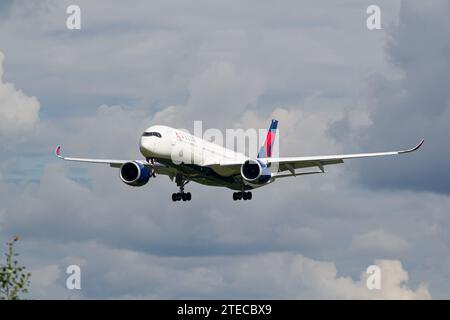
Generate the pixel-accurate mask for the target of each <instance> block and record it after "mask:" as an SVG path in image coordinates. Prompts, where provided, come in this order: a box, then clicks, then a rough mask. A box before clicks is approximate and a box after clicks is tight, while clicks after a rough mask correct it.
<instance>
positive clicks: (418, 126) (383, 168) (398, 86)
mask: <svg viewBox="0 0 450 320" xmlns="http://www.w3.org/2000/svg"><path fill="white" fill-rule="evenodd" d="M449 13H450V3H449V2H448V1H445V0H436V1H431V2H429V3H426V4H424V3H423V2H422V1H402V4H401V8H400V12H399V23H398V24H396V25H393V26H391V27H389V29H388V30H389V34H390V40H389V41H388V42H387V45H386V51H385V52H386V56H387V61H388V62H389V63H390V65H391V67H392V69H393V70H395V71H394V72H391V73H382V72H376V73H374V74H372V75H371V76H370V77H369V78H368V82H367V85H366V88H365V90H364V91H365V94H364V96H365V97H364V99H365V100H366V101H367V110H368V111H369V118H370V120H371V123H372V124H371V125H369V126H366V127H362V128H360V130H359V138H358V143H359V145H360V146H361V148H364V149H367V150H374V151H376V150H386V149H388V148H390V149H392V150H396V149H397V150H398V149H399V148H408V147H412V146H413V145H414V144H415V143H417V142H418V141H420V139H421V138H425V145H424V147H423V149H422V150H420V151H419V152H417V153H416V154H412V155H409V156H408V157H405V158H398V159H394V160H393V161H389V163H387V162H383V161H365V162H360V163H359V164H358V165H357V166H358V170H355V172H356V175H355V178H356V179H355V180H356V181H358V182H360V183H362V184H363V185H365V186H368V187H374V188H395V189H415V190H426V191H430V192H440V193H447V194H448V193H449V192H450V182H449V181H450V180H449V179H448V178H447V177H448V176H449V175H450V169H449V166H448V165H447V161H446V158H447V157H448V156H449V155H450V147H449V145H448V144H447V143H443V141H442V137H445V136H448V135H450V127H449V126H448V123H449V122H450V92H449V91H448V90H447V87H446V85H445V84H446V83H449V82H450V72H449V71H450V50H449V48H450V39H449V37H448V36H447V35H448V34H449V32H450V22H449V21H448V19H447V18H446V17H447V16H448V14H449ZM341 125H342V123H341ZM342 129H343V130H342V131H341V132H342V133H343V134H342V135H338V132H337V131H335V132H334V133H335V134H336V135H335V136H336V138H337V139H344V138H345V131H346V127H343V128H342ZM438 172H439V173H438Z"/></svg>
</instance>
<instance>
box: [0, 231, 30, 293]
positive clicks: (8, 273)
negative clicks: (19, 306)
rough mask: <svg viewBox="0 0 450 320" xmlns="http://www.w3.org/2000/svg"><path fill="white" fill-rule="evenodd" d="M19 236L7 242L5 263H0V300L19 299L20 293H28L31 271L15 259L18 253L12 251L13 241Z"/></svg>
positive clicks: (17, 239)
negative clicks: (26, 270)
mask: <svg viewBox="0 0 450 320" xmlns="http://www.w3.org/2000/svg"><path fill="white" fill-rule="evenodd" d="M17 241H19V237H17V236H16V237H14V238H13V239H12V240H11V241H9V242H7V243H6V245H7V248H8V249H7V252H6V253H5V256H6V263H5V264H0V300H19V299H20V297H19V295H20V294H26V293H28V288H29V286H30V277H31V273H29V272H25V269H26V268H25V267H24V266H21V265H19V262H18V261H17V260H16V259H17V258H16V257H17V256H18V255H19V254H18V253H16V252H15V251H14V243H16V242H17Z"/></svg>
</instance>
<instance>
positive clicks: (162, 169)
mask: <svg viewBox="0 0 450 320" xmlns="http://www.w3.org/2000/svg"><path fill="white" fill-rule="evenodd" d="M61 150H62V148H61V146H57V147H56V149H55V155H56V156H57V157H58V158H60V159H62V160H65V161H75V162H87V163H101V164H108V165H109V166H111V167H114V168H120V167H121V166H122V165H123V164H124V163H126V162H129V161H136V162H139V163H141V164H143V165H144V166H146V167H149V168H152V169H154V170H155V171H156V173H158V174H165V175H168V176H172V175H175V174H176V172H175V171H176V170H175V171H174V169H172V168H169V167H167V166H165V165H164V164H161V163H158V162H153V163H148V162H146V161H143V160H112V159H91V158H71V157H64V156H62V154H61Z"/></svg>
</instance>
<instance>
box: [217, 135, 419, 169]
mask: <svg viewBox="0 0 450 320" xmlns="http://www.w3.org/2000/svg"><path fill="white" fill-rule="evenodd" d="M424 141H425V140H424V139H422V140H421V141H420V143H419V144H417V145H416V146H415V147H414V148H411V149H407V150H399V151H389V152H372V153H354V154H340V155H328V156H312V157H282V158H259V159H258V160H259V161H261V162H263V163H265V164H266V165H268V166H269V165H270V166H272V165H278V166H279V167H278V172H283V171H290V172H291V174H286V175H281V174H274V176H278V177H281V176H283V177H284V176H295V175H300V174H299V173H296V172H295V169H302V168H311V167H317V168H319V169H320V172H314V173H323V172H325V169H324V166H327V165H332V164H339V163H344V160H347V159H357V158H371V157H380V156H392V155H399V154H405V153H410V152H413V151H416V150H418V149H419V148H420V147H421V146H422V145H423V143H424ZM220 165H221V166H240V165H242V163H237V162H233V163H231V162H222V163H220ZM307 174H311V173H310V172H308V173H307Z"/></svg>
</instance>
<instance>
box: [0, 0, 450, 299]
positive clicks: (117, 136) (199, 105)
mask: <svg viewBox="0 0 450 320" xmlns="http://www.w3.org/2000/svg"><path fill="white" fill-rule="evenodd" d="M395 3H397V4H395ZM398 3H399V2H395V1H386V2H383V4H382V10H383V15H382V16H383V19H385V18H386V19H387V20H388V21H386V20H383V28H385V29H383V30H381V31H375V32H369V31H367V29H366V28H365V23H364V22H365V21H364V17H365V7H364V5H362V4H361V1H360V0H355V1H353V0H352V1H350V2H349V3H348V5H346V6H344V7H342V6H341V5H340V4H339V5H338V4H332V3H330V2H325V1H323V2H322V1H316V2H311V3H308V4H302V5H301V6H302V7H301V8H299V7H297V5H298V2H296V1H293V2H287V3H286V4H284V5H282V6H279V7H277V8H274V7H273V6H271V5H268V4H261V3H260V1H255V2H251V1H250V2H246V3H245V4H241V3H239V10H237V8H238V7H237V4H236V5H235V4H234V3H231V4H230V2H228V1H227V2H223V3H217V4H215V5H217V6H220V9H221V10H219V9H218V7H215V6H214V7H212V6H209V4H208V3H206V2H205V3H201V2H200V3H199V2H196V3H195V4H194V3H186V4H177V5H176V6H174V5H173V4H172V3H166V2H160V3H158V2H155V3H154V4H152V7H151V8H149V7H148V4H147V2H146V1H137V2H136V4H135V5H134V6H132V7H131V6H129V5H126V4H122V3H116V4H114V5H110V4H109V5H110V7H109V8H110V10H109V11H108V14H105V13H104V3H102V2H101V1H96V2H95V3H94V2H92V1H85V2H83V1H81V2H80V5H81V7H82V10H83V13H89V14H84V15H83V16H84V17H85V18H86V19H85V20H84V22H83V23H84V25H83V29H82V32H79V33H68V31H67V30H65V29H64V28H65V24H64V17H65V5H66V4H71V3H70V2H69V1H67V2H66V3H65V2H64V1H57V2H55V1H48V2H46V1H42V2H39V3H36V4H34V5H27V4H25V3H22V2H15V3H13V4H12V5H11V8H10V10H8V13H7V14H6V16H5V17H4V19H1V21H0V37H1V39H2V45H3V46H4V49H3V48H2V50H4V52H5V53H6V54H7V56H8V73H7V74H6V76H7V79H8V81H10V82H13V83H14V84H15V86H16V87H18V88H21V89H23V90H24V91H25V92H28V93H30V92H31V93H32V94H33V95H36V96H38V97H39V101H40V102H41V105H42V110H41V114H42V119H41V120H39V122H38V124H39V125H38V128H37V130H36V131H35V132H33V135H28V140H27V141H26V142H24V143H21V144H16V143H13V144H10V147H9V150H8V152H5V153H2V156H3V157H5V158H2V159H1V160H0V168H1V171H2V172H1V175H2V180H0V198H1V202H0V203H1V204H0V218H1V224H0V231H1V236H5V237H6V236H7V235H9V234H16V233H17V234H20V235H22V237H23V238H24V239H26V240H25V243H24V247H23V251H22V250H21V251H20V253H21V258H22V257H23V258H26V259H29V260H27V262H28V263H29V265H30V267H31V269H32V270H35V271H36V277H37V278H39V279H37V280H36V281H35V282H34V285H35V286H36V287H35V288H36V290H37V293H36V295H39V296H41V297H53V298H61V297H62V298H65V297H66V296H67V290H66V289H65V287H64V283H65V281H64V276H65V274H64V270H65V267H66V266H67V265H69V264H72V263H75V264H80V265H81V266H82V269H83V277H84V280H83V282H82V287H83V290H82V293H81V296H82V297H86V298H99V297H107V298H114V297H127V298H129V297H150V298H155V297H200V298H209V297H217V298H234V297H242V298H252V297H253V298H258V297H264V298H274V297H285V298H365V297H367V298H391V297H398V298H428V297H430V295H431V294H432V295H433V297H437V298H446V297H448V294H449V292H450V291H449V290H450V287H449V284H448V283H446V282H445V281H442V279H443V278H445V277H448V276H449V270H450V259H449V258H448V257H449V256H450V252H449V246H448V244H449V243H450V238H449V235H448V228H449V227H450V219H449V216H448V214H447V212H448V208H449V207H450V198H449V197H448V196H447V195H446V194H445V192H442V191H443V190H444V191H445V188H442V185H441V184H438V183H436V184H434V182H437V181H436V180H432V179H431V178H425V179H424V180H423V181H428V184H429V185H431V186H433V188H425V189H421V188H418V187H417V186H419V185H422V186H423V184H412V183H411V184H408V183H409V182H412V181H413V180H408V179H416V177H415V176H416V175H417V176H421V175H422V177H423V175H424V174H425V173H422V171H421V170H420V169H422V165H423V164H422V163H421V161H425V160H423V158H421V157H425V158H427V160H426V163H427V164H433V163H434V162H435V161H438V162H439V161H440V160H438V158H439V156H436V154H437V153H436V152H437V151H436V150H438V149H439V148H437V147H434V148H433V147H432V146H431V145H430V142H429V139H428V137H427V135H425V138H427V142H426V145H425V146H424V149H423V150H421V151H420V152H422V153H416V154H413V155H408V156H406V157H403V158H401V159H400V158H399V159H394V158H390V159H377V160H372V161H371V160H368V162H367V165H368V166H366V167H362V166H363V165H364V163H366V162H364V161H363V160H361V162H359V161H358V160H355V161H348V162H346V163H345V164H344V165H342V166H334V167H330V168H329V173H327V175H323V176H312V177H307V178H300V177H297V178H292V179H284V180H280V181H277V184H276V185H271V186H268V187H266V188H261V189H259V190H257V191H255V192H254V199H253V201H251V202H248V201H247V202H245V203H236V202H233V201H231V191H230V190H226V189H222V188H208V187H205V186H200V185H197V184H192V183H190V184H189V185H188V186H187V188H188V190H189V191H191V192H192V193H193V201H192V202H190V203H183V204H182V205H180V203H176V204H174V203H172V202H171V200H170V194H171V193H172V192H174V191H176V189H177V188H176V186H175V184H174V183H172V182H171V181H170V180H169V179H168V178H167V177H164V176H157V178H156V179H152V180H150V182H149V184H148V185H146V186H144V187H142V188H130V187H128V186H126V185H124V184H123V183H122V182H121V181H120V179H119V178H118V172H117V170H116V169H112V168H109V167H108V166H102V165H83V164H71V163H62V162H58V163H56V161H59V160H57V159H55V158H54V157H53V156H52V155H51V149H52V148H53V147H54V145H55V144H62V145H63V146H64V147H65V149H64V152H65V153H66V154H67V155H73V156H86V157H105V158H118V159H121V158H130V159H134V158H140V157H141V156H140V155H139V150H138V145H137V144H138V138H139V135H140V133H141V132H142V130H143V129H145V128H146V127H147V126H150V125H152V124H154V123H162V124H170V125H174V126H180V127H187V129H191V128H189V126H190V125H192V120H199V119H201V120H204V121H205V126H204V127H205V128H206V127H219V128H227V127H228V128H232V127H243V128H266V126H267V123H268V121H269V120H270V119H271V118H272V117H275V118H277V119H279V120H280V127H281V131H280V141H281V142H280V143H281V150H282V154H283V155H286V156H289V155H291V156H295V155H297V156H298V155H313V154H331V153H341V152H353V151H354V152H361V151H362V152H364V151H371V150H373V151H377V149H378V150H384V149H386V148H387V147H389V146H392V147H393V148H394V147H395V148H396V147H398V146H403V144H405V145H409V144H410V143H414V142H415V138H414V139H413V141H411V140H410V138H411V137H412V136H413V135H415V134H417V135H420V136H422V134H423V133H428V131H430V132H431V131H432V129H433V130H434V128H440V129H436V130H437V131H433V132H439V131H440V132H442V135H437V133H436V136H435V137H434V138H433V140H434V141H437V142H442V136H445V133H446V130H447V126H445V125H444V124H445V123H446V121H447V120H448V119H447V117H446V113H445V112H444V113H442V114H440V115H439V117H435V119H434V121H432V120H430V119H431V116H430V115H431V114H432V113H433V112H440V111H443V110H445V109H446V107H445V105H443V104H441V108H437V109H436V110H434V111H432V110H422V109H421V108H419V107H418V105H417V104H413V103H409V102H408V103H406V101H407V100H408V99H409V98H408V99H406V98H405V96H408V95H411V96H412V97H418V95H415V92H417V93H419V92H421V93H420V97H421V98H422V99H425V98H427V95H429V96H430V97H431V96H433V95H432V94H433V93H435V92H437V93H438V96H440V97H442V95H443V96H444V97H445V93H444V94H442V93H441V90H440V88H441V87H442V83H439V82H438V81H435V80H439V79H438V78H436V77H434V75H435V73H434V71H433V70H435V68H438V69H439V66H441V67H443V68H444V69H445V67H446V62H445V57H446V51H445V48H446V40H445V39H446V38H445V37H444V36H443V35H442V34H441V43H440V44H442V45H440V46H439V48H440V49H437V50H436V51H434V53H433V54H432V55H428V51H433V50H434V49H433V48H432V46H433V43H434V40H436V39H434V40H433V38H432V37H433V35H420V32H424V31H423V30H422V31H420V30H415V28H414V24H415V23H416V22H414V21H415V20H417V21H419V20H420V19H418V12H420V10H421V9H422V6H425V8H423V9H426V10H425V12H426V14H425V15H424V20H426V21H428V22H427V23H431V24H430V25H428V24H426V25H425V27H426V30H433V28H434V27H433V25H432V22H433V19H432V18H431V17H433V15H435V14H436V13H435V12H434V11H435V10H434V9H433V8H432V6H431V7H430V5H428V4H426V5H425V4H423V5H422V4H421V3H419V2H414V3H413V4H404V5H403V6H402V10H401V14H400V17H397V12H398V11H397V10H396V6H397V5H398ZM439 8H440V10H442V11H444V12H445V11H446V5H445V4H444V3H441V4H440V6H439ZM443 14H444V13H443ZM23 17H27V19H23ZM90 17H94V18H90ZM249 17H250V19H249ZM344 18H345V19H344ZM389 19H392V20H393V22H395V23H394V24H393V25H389ZM424 20H420V23H419V24H421V23H423V22H424ZM441 20H442V19H441V18H439V19H436V23H437V24H441V23H444V22H442V21H441ZM444 27H445V26H444ZM397 28H398V29H397ZM444 30H446V29H444ZM386 31H388V32H386ZM415 32H419V35H420V36H419V39H422V40H427V41H430V42H427V44H428V46H426V47H425V48H416V46H417V44H416V42H415V41H413V40H414V33H415ZM437 32H438V33H441V32H440V31H437ZM390 36H392V38H393V44H392V46H391V45H389V46H388V49H387V51H385V50H386V49H385V48H386V46H385V44H386V41H387V39H388V38H389V37H390ZM425 38H426V39H425ZM396 43H397V44H399V45H398V47H397V46H396V45H395V44H396ZM24 44H27V49H28V50H23V49H24ZM400 44H401V45H400ZM417 50H424V51H423V52H422V51H420V52H422V53H423V54H424V55H423V59H425V60H426V59H427V57H428V58H430V59H432V60H433V59H435V57H434V56H433V55H434V54H436V55H437V56H436V59H437V60H438V61H440V62H439V63H438V65H437V66H433V67H432V69H430V70H428V71H427V70H423V72H424V75H426V76H427V77H428V78H427V79H428V80H429V81H430V84H429V85H428V86H423V88H422V87H421V86H420V85H418V86H412V85H411V86H410V87H408V85H406V84H407V82H408V81H411V83H413V81H412V80H413V79H414V77H418V76H421V74H422V73H421V72H420V70H417V71H416V73H412V74H411V76H409V75H408V73H407V72H405V71H408V70H413V71H414V70H415V66H414V65H417V66H422V67H421V68H426V66H427V64H426V61H425V60H424V61H422V60H421V59H422V58H420V57H419V56H416V54H415V53H414V52H416V51H417ZM417 52H419V51H417ZM385 53H387V58H389V59H391V60H395V59H393V58H395V57H399V58H401V59H398V62H396V61H392V63H393V64H389V63H387V61H386V54H385ZM439 53H441V55H439ZM416 59H417V61H416ZM410 61H411V62H413V63H411V64H410ZM393 65H394V67H393ZM432 65H433V63H432ZM374 72H377V73H379V74H378V75H373V73H374ZM428 72H429V73H430V74H428ZM405 79H409V80H408V81H406V80H405ZM444 79H445V77H444ZM428 80H427V81H428ZM425 82H426V81H423V83H421V85H423V84H426V83H425ZM364 86H366V88H364ZM434 86H437V87H439V88H437V89H433V88H434ZM405 88H407V90H406V89H405ZM432 89H433V90H432ZM15 90H16V91H17V89H15ZM430 90H431V91H430ZM427 92H428V93H427ZM436 101H438V102H442V99H437V100H436ZM412 102H414V101H412ZM408 105H409V106H410V107H408ZM99 106H100V107H99ZM410 108H411V109H410ZM422 113H423V115H422ZM43 115H45V117H44V116H43ZM429 116H430V117H429ZM389 117H392V119H396V121H395V123H394V125H395V126H393V123H391V119H389ZM406 120H407V121H406ZM421 120H424V121H425V122H426V123H427V125H426V126H422V125H421V123H422V122H421ZM447 122H448V121H447ZM411 128H413V129H411ZM437 145H438V143H436V146H437ZM427 150H428V151H427ZM431 151H433V152H431ZM5 155H6V156H5ZM439 159H440V158H439ZM416 165H418V166H419V167H414V166H416ZM440 165H442V164H441V163H440ZM36 166H38V167H39V170H37V169H36V170H35V167H36ZM360 166H361V167H360ZM411 166H412V167H411ZM436 167H439V168H444V169H443V170H445V168H446V166H444V167H442V166H436ZM414 168H415V169H414ZM30 170H31V173H30ZM402 170H404V171H402ZM411 172H414V174H411ZM11 175H13V176H14V175H15V179H13V180H11V179H10V178H11ZM442 175H443V176H445V172H444V174H442ZM429 176H436V175H435V174H434V175H433V174H430V175H429ZM352 178H356V179H359V182H361V183H359V184H357V183H354V182H355V180H353V179H352ZM427 179H428V180H427ZM438 179H440V180H438V181H441V182H442V181H444V180H443V179H444V178H441V177H438ZM375 180H376V181H377V183H375V184H373V183H371V181H372V182H373V181H375ZM357 181H358V180H357ZM394 182H395V183H394ZM416 182H417V181H416ZM420 183H422V182H420ZM374 185H378V188H377V189H375V190H373V189H372V187H373V186H374ZM411 185H412V186H415V187H414V188H413V190H411ZM394 186H395V187H396V188H400V189H403V190H392V187H394ZM368 187H370V188H368ZM385 187H389V189H388V190H386V188H385ZM405 189H406V190H405ZM438 189H439V190H438ZM422 190H425V191H422ZM435 191H437V192H441V194H439V193H437V192H435ZM387 224H388V225H387ZM418 230H419V231H418ZM373 243H376V244H374V245H372V244H373ZM358 246H359V247H358ZM409 248H414V250H408V249H409ZM379 258H388V259H390V260H388V261H384V260H377V259H379ZM400 261H401V263H400ZM28 263H27V265H28ZM372 263H376V264H378V265H382V266H383V270H384V274H385V275H386V277H387V278H386V279H385V280H386V281H387V282H385V283H384V286H383V290H382V291H380V292H378V291H374V292H372V291H371V292H368V290H367V289H366V287H365V280H364V279H365V278H364V277H365V274H361V271H363V270H365V268H366V267H367V266H368V265H369V264H372ZM402 264H403V265H404V266H405V268H403V266H402ZM124 270H125V271H126V272H125V274H124ZM406 270H407V271H406ZM41 278H42V279H41ZM265 279H267V283H266V282H265V281H266V280H265ZM423 283H426V284H427V285H426V286H425V285H423ZM411 288H413V289H411ZM428 290H429V291H428ZM430 292H431V294H430Z"/></svg>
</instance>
